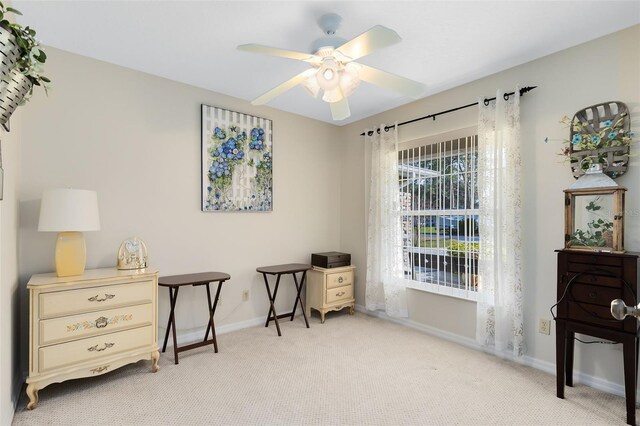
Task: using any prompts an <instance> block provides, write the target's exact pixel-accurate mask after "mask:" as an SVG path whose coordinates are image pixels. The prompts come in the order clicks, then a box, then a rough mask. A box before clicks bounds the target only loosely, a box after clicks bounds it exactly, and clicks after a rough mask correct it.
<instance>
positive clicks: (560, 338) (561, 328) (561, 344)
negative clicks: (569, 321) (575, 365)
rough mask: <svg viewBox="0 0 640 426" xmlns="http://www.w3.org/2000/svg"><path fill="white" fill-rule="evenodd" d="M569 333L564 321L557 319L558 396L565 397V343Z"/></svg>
mask: <svg viewBox="0 0 640 426" xmlns="http://www.w3.org/2000/svg"><path fill="white" fill-rule="evenodd" d="M566 342H567V333H566V327H565V324H564V322H562V321H558V320H556V396H557V397H558V398H564V374H565V345H566Z"/></svg>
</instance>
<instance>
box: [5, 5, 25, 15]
mask: <svg viewBox="0 0 640 426" xmlns="http://www.w3.org/2000/svg"><path fill="white" fill-rule="evenodd" d="M7 12H13V13H15V14H16V15H22V12H20V11H19V10H18V9H14V8H12V7H8V8H7Z"/></svg>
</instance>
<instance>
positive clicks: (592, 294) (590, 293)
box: [589, 291, 598, 299]
mask: <svg viewBox="0 0 640 426" xmlns="http://www.w3.org/2000/svg"><path fill="white" fill-rule="evenodd" d="M589 297H590V298H592V299H596V298H597V297H598V293H596V292H595V291H590V292H589Z"/></svg>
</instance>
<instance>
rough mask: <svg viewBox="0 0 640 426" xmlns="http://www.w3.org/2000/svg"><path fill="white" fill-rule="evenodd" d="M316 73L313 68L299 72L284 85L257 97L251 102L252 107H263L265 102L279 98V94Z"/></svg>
mask: <svg viewBox="0 0 640 426" xmlns="http://www.w3.org/2000/svg"><path fill="white" fill-rule="evenodd" d="M316 72H318V70H316V69H315V68H310V69H308V70H306V71H304V72H301V73H300V74H298V75H296V76H295V77H293V78H291V79H289V80H287V81H285V82H284V83H282V84H280V85H279V86H276V87H274V88H273V89H271V90H269V91H268V92H267V93H265V94H263V95H262V96H259V97H257V98H255V99H254V100H252V101H251V104H252V105H264V104H266V103H267V102H269V101H270V100H271V99H273V98H275V97H277V96H280V95H281V94H283V93H284V92H286V91H287V90H290V89H293V88H294V87H295V86H297V85H298V84H300V83H302V82H303V81H305V80H306V79H308V78H309V77H311V76H312V75H314V74H315V73H316Z"/></svg>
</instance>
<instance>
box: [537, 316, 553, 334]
mask: <svg viewBox="0 0 640 426" xmlns="http://www.w3.org/2000/svg"><path fill="white" fill-rule="evenodd" d="M538 333H540V334H547V335H549V334H551V320H548V319H544V318H540V322H539V323H538Z"/></svg>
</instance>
